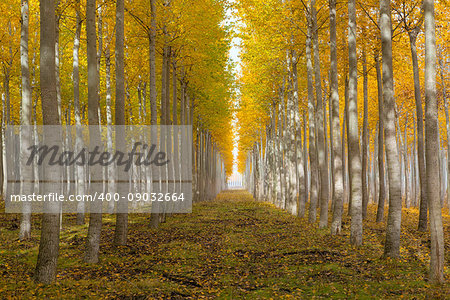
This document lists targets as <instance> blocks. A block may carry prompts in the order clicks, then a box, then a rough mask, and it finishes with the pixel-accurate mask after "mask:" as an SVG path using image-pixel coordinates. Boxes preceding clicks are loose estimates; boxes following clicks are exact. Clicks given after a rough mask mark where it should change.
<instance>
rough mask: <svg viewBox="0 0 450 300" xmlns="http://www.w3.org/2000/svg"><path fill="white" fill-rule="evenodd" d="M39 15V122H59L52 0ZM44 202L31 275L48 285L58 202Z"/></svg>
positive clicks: (52, 170)
mask: <svg viewBox="0 0 450 300" xmlns="http://www.w3.org/2000/svg"><path fill="white" fill-rule="evenodd" d="M40 15H41V18H40V30H41V35H40V36H41V38H40V39H41V41H40V53H41V54H40V82H41V103H42V111H43V112H45V114H43V123H44V125H60V119H59V117H58V109H57V108H58V103H57V99H56V78H55V27H56V25H55V24H56V23H55V2H54V0H41V2H40ZM43 16H45V17H43ZM44 139H45V140H44V141H45V142H48V144H56V145H58V142H59V141H60V139H61V136H59V137H58V136H54V135H52V136H50V135H48V134H47V135H46V134H45V132H44ZM46 171H47V172H48V173H47V174H48V175H50V178H53V179H55V180H56V181H57V180H58V179H59V178H60V177H61V176H60V173H61V172H60V168H59V166H49V167H48V168H47V170H46ZM48 175H47V176H48ZM53 188H54V184H52V183H45V185H44V191H48V192H50V191H52V189H53ZM53 192H54V191H53ZM44 205H45V206H44V208H45V211H46V213H44V214H42V222H41V239H40V241H39V254H38V258H37V263H36V270H35V274H34V276H35V280H36V281H37V282H39V283H44V284H49V283H51V282H53V281H55V279H56V267H57V262H58V252H59V229H60V219H59V215H60V212H59V211H60V205H59V203H57V202H45V203H44Z"/></svg>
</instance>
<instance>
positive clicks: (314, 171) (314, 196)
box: [306, 14, 319, 223]
mask: <svg viewBox="0 0 450 300" xmlns="http://www.w3.org/2000/svg"><path fill="white" fill-rule="evenodd" d="M312 30H313V29H312V20H311V15H309V14H308V33H307V36H306V69H307V84H308V118H309V161H310V168H311V175H310V176H311V189H310V201H309V215H308V219H309V222H310V223H314V222H316V219H317V209H316V208H317V200H318V182H317V180H318V179H319V178H318V166H317V151H316V126H315V123H316V117H315V110H316V108H315V104H314V85H313V66H312V58H311V36H312Z"/></svg>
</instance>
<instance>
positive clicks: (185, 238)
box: [0, 191, 450, 299]
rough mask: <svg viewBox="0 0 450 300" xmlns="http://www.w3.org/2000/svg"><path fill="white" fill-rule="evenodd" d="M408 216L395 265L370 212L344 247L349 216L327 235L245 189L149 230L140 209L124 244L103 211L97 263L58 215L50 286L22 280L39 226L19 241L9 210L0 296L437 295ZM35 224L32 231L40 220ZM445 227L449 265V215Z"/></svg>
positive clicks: (1, 234)
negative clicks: (60, 227) (360, 238)
mask: <svg viewBox="0 0 450 300" xmlns="http://www.w3.org/2000/svg"><path fill="white" fill-rule="evenodd" d="M369 214H371V215H373V214H374V207H370V208H369ZM412 214H414V216H412ZM416 215H417V211H415V210H408V211H406V210H405V212H404V216H405V221H404V223H403V224H404V226H403V236H402V238H403V240H402V250H401V251H402V260H401V261H399V262H395V261H390V260H384V259H381V255H382V253H383V245H382V243H383V241H384V234H383V232H384V226H385V225H384V224H376V223H375V222H372V221H370V220H372V219H374V216H371V217H369V219H370V220H369V221H367V222H366V223H365V240H364V246H362V247H361V248H357V249H356V248H352V247H351V246H350V245H349V244H348V238H349V237H348V227H349V220H348V219H347V218H345V220H344V234H343V235H341V236H339V237H332V236H330V235H329V232H328V230H323V231H319V230H318V229H317V227H316V226H312V225H309V224H307V223H306V222H305V221H304V220H300V219H298V218H295V217H293V216H290V215H288V214H287V213H285V212H283V211H281V210H279V209H276V208H274V207H272V206H270V205H268V204H263V203H257V202H255V201H254V200H253V199H252V198H251V195H250V194H248V193H246V192H242V191H229V192H224V193H222V194H220V195H219V196H218V197H217V199H216V200H215V201H213V202H208V203H199V204H196V205H195V206H194V209H193V213H192V214H189V215H174V216H170V217H168V220H167V223H164V224H162V225H161V228H159V229H157V230H152V229H150V228H149V226H148V215H135V216H132V217H130V228H129V229H130V231H129V240H128V245H129V246H126V247H121V248H113V247H112V246H111V241H112V236H113V228H114V227H113V224H114V219H113V217H112V216H105V217H104V230H103V235H102V246H101V252H102V253H101V262H100V264H98V265H86V264H84V263H82V260H81V257H82V253H83V246H84V245H83V243H84V236H85V234H86V230H87V226H76V225H73V224H74V223H75V219H74V216H72V215H65V219H64V224H66V225H67V224H70V226H67V229H66V230H64V231H63V232H62V235H61V248H60V261H59V275H58V281H57V283H56V284H55V285H52V286H48V287H45V286H41V285H36V284H34V283H33V282H32V280H31V279H30V278H31V276H32V272H33V266H34V263H35V260H36V256H37V245H38V237H39V232H38V231H37V230H34V231H33V238H32V240H31V241H27V242H20V241H18V240H17V228H15V226H12V225H11V224H14V222H13V220H12V219H13V218H17V216H13V215H2V216H0V218H1V219H0V274H1V275H0V295H2V296H0V297H3V296H6V297H11V298H15V297H20V298H32V297H39V298H41V297H62V296H63V295H64V296H65V298H66V297H67V296H69V297H71V298H83V297H85V298H88V297H89V298H92V297H93V298H102V299H105V298H118V299H147V298H171V299H181V298H186V297H187V298H202V297H204V298H217V297H219V298H222V299H239V298H249V299H255V298H270V297H272V298H279V297H286V298H289V297H290V298H296V299H298V298H304V299H309V298H313V297H317V298H321V297H324V298H329V297H334V298H340V299H342V298H392V299H397V298H400V297H402V296H403V297H405V298H407V299H410V298H412V297H416V298H419V299H420V298H426V297H432V298H442V299H444V298H445V295H450V288H449V286H448V285H447V286H442V287H435V286H431V285H430V284H429V283H428V282H427V281H426V270H427V264H428V252H429V249H428V247H429V244H428V242H427V241H428V235H427V234H420V233H418V232H417V231H416V230H415V220H416ZM410 219H414V222H412V221H411V220H410ZM33 220H34V228H36V227H37V226H38V224H37V223H38V221H39V217H38V216H34V219H33ZM408 222H409V223H408ZM444 224H445V225H444V226H445V228H444V231H445V232H446V237H445V238H446V251H447V256H446V265H447V266H448V265H449V255H448V253H449V250H450V249H449V231H450V230H449V226H450V218H449V216H448V215H447V216H445V218H444ZM448 276H449V272H448V271H447V277H448Z"/></svg>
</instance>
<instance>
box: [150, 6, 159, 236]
mask: <svg viewBox="0 0 450 300" xmlns="http://www.w3.org/2000/svg"><path fill="white" fill-rule="evenodd" d="M150 17H151V27H150V36H149V44H150V45H149V64H150V65H149V70H150V125H151V126H152V129H151V136H150V138H151V142H152V143H154V144H158V137H157V135H158V132H157V130H156V125H157V124H158V106H157V103H156V102H157V93H156V8H155V0H150ZM151 171H152V182H153V184H152V190H155V188H156V187H157V184H158V183H156V182H154V181H155V180H156V178H158V168H157V167H156V166H155V165H152V169H151ZM152 192H153V191H152ZM152 210H153V208H152ZM158 225H159V214H157V213H153V212H152V214H151V216H150V226H151V227H152V228H156V227H158Z"/></svg>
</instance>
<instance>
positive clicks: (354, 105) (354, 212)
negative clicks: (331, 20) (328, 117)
mask: <svg viewBox="0 0 450 300" xmlns="http://www.w3.org/2000/svg"><path fill="white" fill-rule="evenodd" d="M348 15H349V17H348V62H349V81H348V162H349V174H350V192H351V195H350V198H351V217H352V220H351V226H350V243H351V244H352V245H356V246H359V245H361V244H362V232H363V226H362V211H361V210H362V199H361V198H362V195H361V155H360V152H359V130H358V102H357V96H358V87H357V78H358V69H357V56H356V5H355V0H349V1H348Z"/></svg>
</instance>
